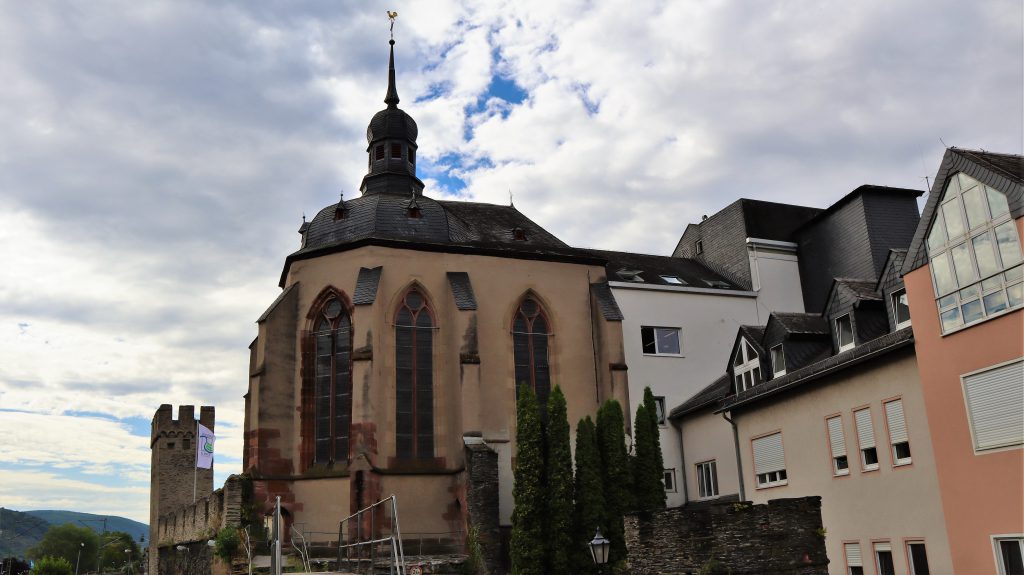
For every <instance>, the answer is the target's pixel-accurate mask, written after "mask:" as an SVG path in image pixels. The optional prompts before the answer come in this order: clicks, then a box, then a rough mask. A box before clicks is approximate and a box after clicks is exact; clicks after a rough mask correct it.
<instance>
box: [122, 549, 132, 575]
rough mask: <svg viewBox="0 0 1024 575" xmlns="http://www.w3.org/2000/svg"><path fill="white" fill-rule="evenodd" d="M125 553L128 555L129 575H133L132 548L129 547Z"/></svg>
mask: <svg viewBox="0 0 1024 575" xmlns="http://www.w3.org/2000/svg"><path fill="white" fill-rule="evenodd" d="M124 552H125V553H127V554H128V575H132V548H131V547H129V548H127V549H125V550H124Z"/></svg>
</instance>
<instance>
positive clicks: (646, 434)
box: [631, 387, 665, 510]
mask: <svg viewBox="0 0 1024 575" xmlns="http://www.w3.org/2000/svg"><path fill="white" fill-rule="evenodd" d="M656 410H657V407H656V406H655V403H654V395H653V394H651V388H649V387H648V388H645V389H644V401H643V403H642V404H640V407H638V408H637V410H636V418H635V419H634V421H633V439H634V441H633V445H634V448H635V452H636V456H635V457H633V458H632V461H631V463H632V472H633V489H634V493H633V494H634V497H635V501H636V508H637V509H641V510H650V509H661V508H664V507H665V484H664V479H663V471H664V464H663V459H662V455H661V441H660V439H659V437H658V436H659V430H658V416H657V412H656Z"/></svg>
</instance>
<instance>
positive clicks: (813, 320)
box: [765, 311, 829, 335]
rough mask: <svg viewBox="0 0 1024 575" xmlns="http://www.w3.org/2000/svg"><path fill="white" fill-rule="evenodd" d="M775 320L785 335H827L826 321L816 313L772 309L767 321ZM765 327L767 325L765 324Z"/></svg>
mask: <svg viewBox="0 0 1024 575" xmlns="http://www.w3.org/2000/svg"><path fill="white" fill-rule="evenodd" d="M773 320H774V321H776V322H778V323H779V325H780V326H782V329H783V331H784V332H785V333H786V334H787V335H822V334H824V335H828V334H829V328H828V322H827V321H825V319H824V318H822V317H821V314H817V313H798V312H780V311H774V312H772V314H771V315H770V316H769V317H768V323H772V321H773ZM765 328H767V325H765Z"/></svg>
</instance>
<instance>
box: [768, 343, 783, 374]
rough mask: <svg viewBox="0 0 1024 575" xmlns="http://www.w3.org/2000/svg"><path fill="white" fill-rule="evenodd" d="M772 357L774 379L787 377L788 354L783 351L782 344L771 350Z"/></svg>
mask: <svg viewBox="0 0 1024 575" xmlns="http://www.w3.org/2000/svg"><path fill="white" fill-rule="evenodd" d="M771 356H772V377H779V376H780V375H786V354H785V353H783V351H782V344H781V343H780V344H779V345H777V346H775V347H773V348H772V349H771Z"/></svg>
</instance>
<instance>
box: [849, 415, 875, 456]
mask: <svg viewBox="0 0 1024 575" xmlns="http://www.w3.org/2000/svg"><path fill="white" fill-rule="evenodd" d="M853 419H854V421H855V422H856V423H857V441H858V443H859V445H860V466H861V470H862V471H872V470H874V469H878V450H877V449H875V426H874V424H873V423H872V422H871V410H870V409H861V410H860V411H855V412H853Z"/></svg>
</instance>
